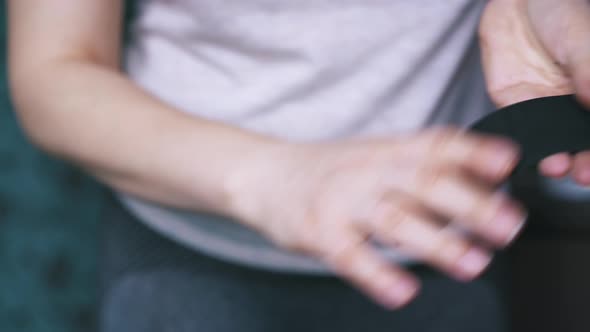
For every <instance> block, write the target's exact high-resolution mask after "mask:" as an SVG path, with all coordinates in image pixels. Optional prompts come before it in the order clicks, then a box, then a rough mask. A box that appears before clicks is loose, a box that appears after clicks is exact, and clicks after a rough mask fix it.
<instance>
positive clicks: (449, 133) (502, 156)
mask: <svg viewBox="0 0 590 332" xmlns="http://www.w3.org/2000/svg"><path fill="white" fill-rule="evenodd" d="M408 149H411V150H412V152H408V154H410V155H412V156H414V157H417V158H420V159H422V160H436V161H437V162H439V163H441V164H454V165H461V166H462V167H464V168H465V169H467V170H469V171H470V172H472V173H474V174H475V175H477V176H481V177H483V178H484V179H488V180H491V181H501V180H503V179H504V178H506V177H507V176H508V175H509V174H510V172H511V171H512V170H513V169H514V167H515V166H516V164H517V163H518V160H519V159H520V151H519V147H518V145H517V144H516V143H514V142H513V141H511V140H509V139H506V138H501V137H499V136H492V135H487V134H474V133H468V132H466V131H465V130H459V129H454V128H435V129H431V130H429V131H428V132H427V133H426V134H422V135H421V136H420V137H418V138H417V139H414V144H408Z"/></svg>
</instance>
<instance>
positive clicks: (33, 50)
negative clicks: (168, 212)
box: [9, 0, 273, 213]
mask: <svg viewBox="0 0 590 332" xmlns="http://www.w3.org/2000/svg"><path fill="white" fill-rule="evenodd" d="M122 2H123V1H122V0H94V1H78V0H58V1H40V0H12V1H9V15H10V16H9V17H10V23H9V27H10V34H9V36H10V53H9V57H10V61H9V62H10V78H11V87H12V94H13V99H14V102H15V105H16V108H17V113H18V116H19V118H20V120H21V123H22V125H23V127H24V128H25V131H26V133H27V134H28V135H29V137H30V138H31V140H32V141H33V142H34V143H36V144H37V145H39V146H41V147H42V148H44V149H45V150H47V151H49V152H51V153H53V154H56V155H59V156H60V157H62V158H66V159H68V160H71V161H74V162H76V163H78V164H81V165H83V166H84V167H85V168H86V169H88V170H89V171H90V172H92V173H93V174H94V175H96V176H97V177H98V178H100V179H101V180H102V181H104V182H106V183H107V184H109V185H111V186H112V187H114V188H116V189H119V190H123V191H125V192H129V193H132V194H135V195H138V196H140V197H143V198H145V199H149V200H154V201H157V202H160V203H163V204H168V205H173V206H176V207H182V208H190V209H204V210H208V211H212V212H224V213H225V212H227V211H226V210H227V208H228V203H229V200H230V199H231V198H230V197H229V196H228V193H227V192H226V190H225V188H226V186H225V185H224V184H225V183H226V182H227V179H228V178H229V177H230V176H231V174H232V173H233V172H234V171H235V170H237V168H239V167H244V166H245V165H246V164H247V163H248V161H247V160H246V159H247V158H251V156H254V155H256V154H257V152H258V151H260V150H264V149H265V148H266V147H267V146H270V145H272V144H273V142H271V140H269V139H268V138H263V137H260V136H257V135H254V134H251V133H246V132H244V131H241V130H238V129H236V128H231V127H228V126H224V125H222V124H218V123H212V122H209V121H205V120H201V119H197V118H195V117H193V116H189V115H186V114H183V113H181V112H180V111H178V110H175V109H173V108H171V107H170V106H168V105H165V104H163V103H162V102H160V101H159V100H157V99H155V98H153V97H152V96H150V95H148V94H146V93H145V92H143V91H142V90H141V89H139V88H138V87H136V86H135V85H134V84H133V83H132V82H131V81H130V80H128V79H127V78H126V77H125V76H124V75H123V74H122V73H121V72H120V70H119V58H120V50H121V49H120V36H121V25H122V24H121V20H122Z"/></svg>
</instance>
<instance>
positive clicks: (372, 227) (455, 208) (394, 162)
mask: <svg viewBox="0 0 590 332" xmlns="http://www.w3.org/2000/svg"><path fill="white" fill-rule="evenodd" d="M518 159H519V151H518V148H517V147H516V146H515V145H514V144H513V143H512V142H510V141H506V140H504V139H498V138H496V137H492V136H482V135H477V136H476V135H475V134H469V133H467V132H465V131H460V130H458V129H454V128H433V129H429V130H426V131H423V132H419V133H411V134H405V135H400V136H398V137H395V138H391V139H379V140H377V139H374V140H363V141H346V142H341V143H332V144H329V143H326V144H293V145H291V144H289V145H284V146H283V145H281V146H280V147H278V148H277V149H276V151H274V150H273V152H272V153H268V152H267V153H263V154H261V157H260V159H259V162H256V163H253V164H248V165H246V166H244V168H243V169H242V170H241V171H240V173H239V174H235V175H234V176H233V177H232V180H231V181H229V182H228V183H229V184H228V185H227V188H228V192H230V193H232V194H231V195H230V197H233V198H232V200H233V202H232V206H233V208H232V211H233V212H232V214H233V215H234V217H236V218H239V219H241V220H244V221H246V224H248V225H249V226H251V227H253V228H255V229H257V230H259V231H260V232H261V233H263V234H265V235H266V236H267V237H268V238H270V239H271V240H272V241H273V242H274V243H276V244H277V245H279V246H281V247H283V248H287V249H290V250H294V251H297V252H301V253H305V254H307V255H310V256H313V257H315V258H317V259H319V260H321V261H322V262H324V263H326V264H327V265H328V266H329V267H330V268H331V269H333V271H335V272H336V273H337V274H338V275H340V276H341V277H344V278H345V279H347V280H348V281H349V282H351V283H353V284H355V285H357V286H358V287H359V288H360V289H362V290H363V291H364V292H365V293H366V294H368V295H370V296H371V297H372V298H373V299H375V300H376V301H377V302H379V303H381V304H383V305H384V306H386V307H389V308H398V307H400V306H403V305H405V304H406V303H408V302H409V301H410V300H411V299H412V298H413V297H414V296H415V295H416V293H417V291H418V289H419V282H418V280H416V278H415V276H413V275H412V274H411V273H409V272H408V271H405V270H404V269H402V268H401V267H400V266H399V265H395V264H392V263H391V262H388V261H387V260H386V259H385V258H384V257H382V255H381V254H379V253H378V252H376V251H375V249H374V248H373V247H372V246H371V245H370V242H368V240H376V241H378V242H380V243H381V244H383V245H385V246H389V247H394V248H396V249H397V250H400V251H401V252H402V253H403V254H406V255H408V256H410V257H413V258H415V259H417V260H420V261H423V262H425V263H427V264H430V265H431V266H433V267H436V268H438V269H440V270H442V271H444V272H446V273H447V274H449V275H451V276H453V277H455V278H457V279H459V280H471V279H473V278H475V277H477V276H478V275H479V274H480V273H481V272H482V271H483V270H484V269H485V268H486V266H487V265H488V264H489V262H490V260H491V257H492V255H493V254H492V251H493V250H495V249H499V248H503V247H504V246H506V245H507V244H509V243H510V242H511V241H512V239H513V238H514V237H515V236H516V234H517V233H518V231H519V230H520V229H521V228H522V224H523V221H524V219H525V212H524V211H523V208H522V207H521V206H520V205H519V204H518V203H517V202H515V201H513V200H511V199H510V198H509V197H508V196H507V194H505V193H503V192H502V191H501V190H498V185H499V184H500V183H501V182H502V181H503V180H505V179H506V177H507V175H508V174H509V173H510V172H511V170H512V169H513V168H514V166H515V164H516V163H517V160H518ZM452 225H455V226H457V227H446V226H452ZM458 228H460V229H461V230H460V231H458Z"/></svg>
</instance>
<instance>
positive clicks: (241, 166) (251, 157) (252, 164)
mask: <svg viewBox="0 0 590 332" xmlns="http://www.w3.org/2000/svg"><path fill="white" fill-rule="evenodd" d="M296 146H297V145H296V144H292V143H288V142H284V141H277V140H265V141H264V142H259V143H258V144H256V145H255V146H253V147H252V148H251V149H249V150H248V151H247V152H242V154H243V157H242V158H241V159H240V162H239V163H238V164H236V165H235V167H233V168H232V170H231V171H230V172H228V173H227V176H226V177H225V178H224V181H223V186H222V187H223V192H224V197H225V202H226V206H225V208H226V212H227V215H229V216H230V217H232V218H234V219H236V220H239V221H240V222H242V223H244V224H246V225H248V226H250V227H253V228H255V229H261V228H263V224H262V223H263V222H264V215H265V212H264V210H265V208H264V205H265V204H266V203H268V202H269V201H271V200H272V199H273V197H274V196H276V194H275V193H273V192H274V191H275V189H276V188H277V187H280V186H281V182H284V175H285V174H286V172H287V170H288V169H289V167H290V166H289V165H290V164H292V159H293V157H294V155H295V151H296V150H297V149H296ZM271 204H272V203H271Z"/></svg>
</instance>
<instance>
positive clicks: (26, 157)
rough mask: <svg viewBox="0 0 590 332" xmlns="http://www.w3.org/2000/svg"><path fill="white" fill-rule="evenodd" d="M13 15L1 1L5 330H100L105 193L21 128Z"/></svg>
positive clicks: (0, 327) (0, 245) (0, 299)
mask: <svg viewBox="0 0 590 332" xmlns="http://www.w3.org/2000/svg"><path fill="white" fill-rule="evenodd" d="M5 14H6V10H5V1H4V0H0V331H2V332H20V331H35V332H53V331H55V332H71V331H76V332H78V331H94V330H95V326H96V318H95V314H94V313H95V310H94V309H95V299H96V276H97V273H96V264H95V263H96V242H97V240H96V224H97V215H98V211H99V208H100V204H101V200H102V198H103V193H104V190H103V189H102V188H101V187H99V186H98V185H97V184H96V183H95V182H93V181H92V180H90V179H89V178H88V177H86V176H84V175H83V174H82V173H81V172H80V171H79V170H77V169H75V168H74V167H72V166H69V165H66V164H64V163H63V162H60V161H57V160H55V159H54V158H51V157H49V156H47V155H46V154H44V153H42V152H40V151H39V150H38V149H36V148H34V147H32V146H31V145H30V144H29V143H28V142H27V140H26V138H25V137H24V136H23V133H22V132H21V130H20V129H19V127H18V124H17V122H16V119H15V116H14V114H13V111H12V107H11V105H10V101H9V93H8V86H7V81H6V65H5V63H6V52H5V49H6V28H5V26H6V17H5Z"/></svg>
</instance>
